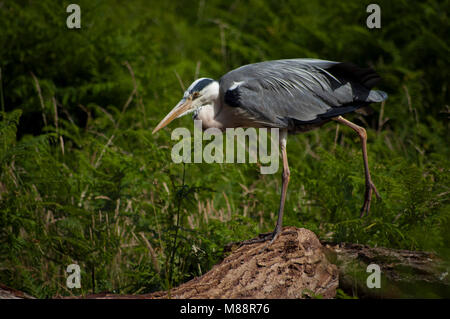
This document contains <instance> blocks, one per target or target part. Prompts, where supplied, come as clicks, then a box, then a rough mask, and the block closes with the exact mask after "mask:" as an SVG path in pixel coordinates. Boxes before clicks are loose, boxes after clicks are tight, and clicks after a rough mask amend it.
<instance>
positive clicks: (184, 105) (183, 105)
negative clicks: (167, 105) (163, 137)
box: [152, 98, 192, 134]
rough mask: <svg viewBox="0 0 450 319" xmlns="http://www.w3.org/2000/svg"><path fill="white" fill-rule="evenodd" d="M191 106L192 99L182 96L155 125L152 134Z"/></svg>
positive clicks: (187, 110) (184, 112)
mask: <svg viewBox="0 0 450 319" xmlns="http://www.w3.org/2000/svg"><path fill="white" fill-rule="evenodd" d="M191 107H192V99H191V98H183V99H182V100H181V101H180V102H178V104H177V105H176V106H175V107H174V108H173V109H172V111H170V113H169V114H167V115H166V117H165V118H163V119H162V121H161V122H159V124H158V125H157V126H156V127H155V129H154V130H153V132H152V134H155V133H156V132H158V131H159V130H160V129H162V128H163V127H165V126H166V125H168V124H169V123H170V122H172V121H173V120H174V119H176V118H177V117H180V116H183V115H185V114H186V113H188V112H189V111H190V110H191Z"/></svg>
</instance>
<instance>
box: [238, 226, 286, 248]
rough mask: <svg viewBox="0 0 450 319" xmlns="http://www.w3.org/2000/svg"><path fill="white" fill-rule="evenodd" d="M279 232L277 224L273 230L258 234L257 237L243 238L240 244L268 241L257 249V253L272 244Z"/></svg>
mask: <svg viewBox="0 0 450 319" xmlns="http://www.w3.org/2000/svg"><path fill="white" fill-rule="evenodd" d="M280 233H281V227H278V226H277V227H275V230H274V231H273V232H270V233H264V234H259V235H258V237H256V238H253V239H249V240H244V241H243V242H241V244H240V246H242V245H251V244H257V243H264V242H266V241H269V243H268V244H267V245H266V246H264V248H262V249H261V250H260V251H259V253H261V252H263V251H265V250H266V249H267V248H269V246H270V245H272V243H273V242H274V241H275V239H277V237H278V235H280Z"/></svg>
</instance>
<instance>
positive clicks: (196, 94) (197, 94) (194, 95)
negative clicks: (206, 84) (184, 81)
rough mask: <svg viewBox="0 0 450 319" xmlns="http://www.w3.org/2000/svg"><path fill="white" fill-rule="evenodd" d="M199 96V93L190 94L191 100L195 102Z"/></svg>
mask: <svg viewBox="0 0 450 319" xmlns="http://www.w3.org/2000/svg"><path fill="white" fill-rule="evenodd" d="M199 96H200V93H198V92H194V93H192V99H193V100H195V99H196V98H198V97H199Z"/></svg>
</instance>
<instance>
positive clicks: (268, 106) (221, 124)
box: [153, 59, 387, 243]
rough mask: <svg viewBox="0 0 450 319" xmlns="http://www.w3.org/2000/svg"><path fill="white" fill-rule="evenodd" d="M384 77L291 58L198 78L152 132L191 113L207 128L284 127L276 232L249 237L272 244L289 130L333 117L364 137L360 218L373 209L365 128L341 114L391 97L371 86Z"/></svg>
mask: <svg viewBox="0 0 450 319" xmlns="http://www.w3.org/2000/svg"><path fill="white" fill-rule="evenodd" d="M380 79H381V78H380V77H379V75H378V74H377V73H376V72H375V71H374V70H372V69H371V68H361V67H358V66H356V65H354V64H352V63H345V62H334V61H326V60H318V59H288V60H276V61H266V62H260V63H254V64H248V65H244V66H241V67H239V68H237V69H235V70H232V71H230V72H228V73H227V74H225V75H224V76H222V78H221V79H220V80H219V81H216V80H213V79H209V78H201V79H198V80H196V81H194V82H193V83H192V84H191V85H190V86H189V88H188V89H187V90H186V91H185V92H184V96H183V98H182V99H181V101H180V102H179V103H178V104H177V105H176V106H175V107H174V108H173V109H172V110H171V111H170V112H169V114H168V115H167V116H166V117H165V118H164V119H163V120H162V121H161V122H160V123H159V124H158V125H157V126H156V127H155V129H154V130H153V133H155V132H157V131H158V130H160V129H161V128H163V127H165V126H166V125H168V124H169V123H170V122H171V121H172V120H173V119H175V118H178V117H181V116H183V115H186V114H189V113H194V115H193V118H194V119H199V120H201V121H202V126H203V129H206V128H210V127H215V128H219V129H221V130H225V129H226V128H237V127H256V128H260V127H265V128H269V127H270V128H279V129H280V134H279V146H280V151H281V156H282V161H283V172H282V188H281V198H280V204H279V209H278V219H277V224H276V226H275V229H274V231H273V232H271V233H267V234H261V235H260V236H259V237H258V238H256V239H253V240H250V241H247V243H254V242H262V241H266V240H270V243H272V242H273V241H274V240H275V239H276V238H277V236H278V235H279V233H280V231H281V226H282V221H283V211H284V203H285V200H286V192H287V187H288V183H289V178H290V172H289V165H288V158H287V150H286V141H287V134H288V133H298V132H306V131H309V130H312V129H315V128H318V127H320V126H322V125H323V124H325V123H327V122H329V121H332V120H334V121H336V122H338V123H341V124H343V125H346V126H349V127H350V128H352V129H353V130H354V131H356V133H358V135H359V137H360V140H361V147H362V155H363V162H364V172H365V196H364V204H363V206H362V208H361V211H360V216H361V217H362V216H364V214H367V213H368V212H369V210H370V202H371V198H372V193H373V192H375V194H376V195H377V197H380V195H379V193H378V191H377V189H376V187H375V185H374V183H373V182H372V179H371V177H370V171H369V164H368V159H367V145H366V140H367V135H366V131H365V129H364V128H363V127H360V126H358V125H356V124H354V123H352V122H350V121H348V120H346V119H345V118H343V117H342V115H344V114H347V113H351V112H353V111H356V110H358V109H360V108H364V107H366V106H368V105H369V104H370V103H373V102H382V101H384V100H386V99H387V94H386V93H385V92H383V91H379V90H372V87H373V86H375V85H376V84H377V83H378V82H379V80H380Z"/></svg>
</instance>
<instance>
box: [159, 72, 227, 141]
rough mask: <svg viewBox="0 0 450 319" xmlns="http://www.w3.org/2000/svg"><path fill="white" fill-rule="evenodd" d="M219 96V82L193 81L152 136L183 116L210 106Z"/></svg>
mask: <svg viewBox="0 0 450 319" xmlns="http://www.w3.org/2000/svg"><path fill="white" fill-rule="evenodd" d="M218 96H219V82H217V81H215V80H213V79H208V78H201V79H198V80H195V81H194V82H193V83H192V84H191V86H189V88H188V89H187V90H186V91H185V92H184V95H183V98H182V99H181V101H180V102H178V104H177V105H176V106H175V107H174V108H173V109H172V111H170V112H169V114H167V115H166V117H165V118H163V119H162V121H161V122H159V124H158V125H157V126H156V127H155V129H154V130H153V132H152V133H153V134H154V133H156V132H157V131H159V130H160V129H162V128H163V127H165V126H166V125H168V124H169V123H170V122H172V121H173V120H174V119H176V118H179V117H181V116H183V115H186V114H189V113H192V112H198V111H199V110H200V109H201V108H202V107H203V106H205V105H210V104H212V103H213V101H214V100H216V99H217V98H218Z"/></svg>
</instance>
